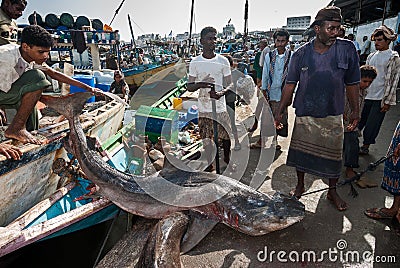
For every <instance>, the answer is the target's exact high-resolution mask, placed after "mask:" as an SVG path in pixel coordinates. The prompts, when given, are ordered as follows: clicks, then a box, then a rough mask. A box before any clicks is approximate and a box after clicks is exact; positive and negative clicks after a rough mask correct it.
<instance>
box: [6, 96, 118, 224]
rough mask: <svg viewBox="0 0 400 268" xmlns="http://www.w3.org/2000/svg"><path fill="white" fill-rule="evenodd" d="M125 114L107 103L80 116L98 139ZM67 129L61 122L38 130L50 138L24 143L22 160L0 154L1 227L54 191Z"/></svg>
mask: <svg viewBox="0 0 400 268" xmlns="http://www.w3.org/2000/svg"><path fill="white" fill-rule="evenodd" d="M123 117H124V106H123V105H122V104H120V103H117V102H110V103H108V104H106V105H105V106H102V107H100V108H98V109H95V110H94V111H92V112H89V113H85V114H83V115H82V116H81V119H82V121H83V126H84V129H85V130H86V131H87V133H88V135H89V136H95V137H98V138H99V139H100V141H104V140H106V139H107V138H108V137H110V136H112V135H114V134H115V133H116V132H117V131H118V130H119V128H120V126H121V123H122V120H123ZM67 131H68V123H67V122H66V121H63V122H62V123H59V124H57V125H53V126H51V127H50V128H49V127H47V128H45V129H40V130H39V131H38V132H39V133H40V134H42V135H44V136H46V137H47V138H48V139H50V140H51V142H50V143H49V144H46V145H24V146H23V147H22V151H23V152H24V155H23V157H22V159H21V160H19V161H14V160H7V159H5V157H4V156H0V211H1V213H0V226H6V225H8V224H9V223H10V222H12V221H13V220H15V219H16V218H17V217H19V216H20V215H21V214H23V213H24V212H25V211H27V210H29V209H30V208H31V207H32V206H34V205H35V204H37V203H38V202H40V201H41V200H43V199H46V198H47V197H49V196H50V195H51V194H53V193H54V192H55V191H56V190H57V186H58V184H59V181H60V177H59V176H58V175H56V174H54V173H53V172H52V164H53V162H54V160H56V159H58V158H66V157H67V153H66V151H65V149H64V148H63V140H62V138H63V137H64V136H65V135H66V132H67Z"/></svg>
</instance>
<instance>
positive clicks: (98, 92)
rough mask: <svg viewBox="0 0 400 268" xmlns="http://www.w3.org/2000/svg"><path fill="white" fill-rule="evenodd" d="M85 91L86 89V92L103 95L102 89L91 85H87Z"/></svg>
mask: <svg viewBox="0 0 400 268" xmlns="http://www.w3.org/2000/svg"><path fill="white" fill-rule="evenodd" d="M86 91H88V92H90V93H92V94H93V95H96V96H102V95H104V92H103V90H101V89H98V88H95V87H91V86H89V87H88V88H87V89H86Z"/></svg>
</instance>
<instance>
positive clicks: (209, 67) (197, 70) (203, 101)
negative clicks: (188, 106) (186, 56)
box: [189, 54, 231, 113]
mask: <svg viewBox="0 0 400 268" xmlns="http://www.w3.org/2000/svg"><path fill="white" fill-rule="evenodd" d="M207 75H210V76H211V77H213V78H214V80H215V91H217V92H218V91H221V90H222V89H223V81H224V77H226V76H229V75H231V68H230V65H229V61H228V59H227V58H225V57H224V56H221V55H219V54H216V55H215V57H214V58H212V59H206V58H204V57H203V56H202V55H199V56H197V57H195V58H193V59H192V60H191V62H190V64H189V76H192V77H195V78H196V80H195V82H201V81H203V80H204V78H205V77H206V76H207ZM209 91H210V89H209V88H200V89H199V99H198V108H199V112H202V113H211V112H212V103H211V98H210V94H209ZM215 103H216V111H217V113H222V112H226V104H225V96H223V97H221V98H220V99H218V100H216V101H215Z"/></svg>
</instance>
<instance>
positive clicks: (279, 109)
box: [0, 0, 400, 218]
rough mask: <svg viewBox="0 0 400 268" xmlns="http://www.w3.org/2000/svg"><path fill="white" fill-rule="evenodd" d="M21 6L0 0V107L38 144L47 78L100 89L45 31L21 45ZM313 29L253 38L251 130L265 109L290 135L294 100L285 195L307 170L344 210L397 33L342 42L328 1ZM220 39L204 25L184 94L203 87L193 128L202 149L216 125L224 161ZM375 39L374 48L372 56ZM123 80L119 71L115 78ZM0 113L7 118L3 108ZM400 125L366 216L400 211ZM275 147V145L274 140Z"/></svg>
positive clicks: (225, 91)
mask: <svg viewBox="0 0 400 268" xmlns="http://www.w3.org/2000/svg"><path fill="white" fill-rule="evenodd" d="M26 5H27V1H26V0H3V1H2V3H1V10H0V44H1V46H0V62H1V67H0V74H1V75H2V79H1V81H0V108H8V107H13V108H15V109H16V110H17V113H16V115H15V117H14V119H13V120H12V121H11V123H10V124H9V125H8V128H7V130H6V131H5V136H6V137H7V138H10V139H15V140H18V141H20V142H22V143H33V144H40V143H41V141H40V140H38V139H37V138H36V137H34V136H33V135H32V134H31V132H30V131H32V130H35V129H37V128H38V120H37V113H36V108H35V106H36V103H37V102H38V101H39V99H40V97H41V94H42V92H43V90H44V89H45V88H46V87H47V86H49V85H50V82H49V81H48V80H47V79H46V75H48V76H50V77H51V78H53V79H56V80H58V81H61V82H64V83H67V84H71V85H75V86H78V87H82V88H84V89H86V90H87V91H89V92H92V93H96V94H101V91H99V90H97V89H96V88H93V87H90V86H88V85H85V84H83V83H81V82H79V81H77V80H74V79H72V78H70V77H68V76H66V75H64V74H62V73H60V72H57V71H54V70H53V69H51V68H49V67H48V66H47V65H46V63H45V62H46V60H47V59H48V57H49V52H50V50H51V47H52V46H53V43H54V40H53V38H52V36H51V35H50V34H49V33H48V32H47V31H46V30H45V29H43V28H42V27H40V26H36V25H32V26H27V27H25V28H24V29H23V31H22V33H21V38H20V44H16V36H17V32H16V31H17V30H18V27H17V26H16V23H15V19H17V18H18V17H20V16H21V15H22V12H23V11H24V9H25V7H26ZM310 27H311V28H312V29H313V30H314V32H315V37H314V38H312V39H310V40H309V41H308V42H306V43H304V44H303V45H301V46H298V47H293V46H292V47H291V46H290V45H289V40H290V34H289V33H288V31H287V30H285V29H278V30H276V31H275V33H274V35H273V41H274V42H273V45H272V46H268V43H267V42H266V40H265V39H263V40H261V41H260V42H259V46H258V51H257V52H256V62H255V64H254V69H255V70H256V77H255V80H256V81H255V82H256V86H257V88H258V89H259V90H260V91H261V94H258V105H257V108H256V111H255V115H256V120H255V123H254V125H253V126H252V127H250V128H249V129H248V131H249V132H253V131H254V130H255V129H257V127H258V119H259V118H260V119H261V121H263V113H262V110H264V111H265V110H268V109H271V111H272V115H273V118H274V126H273V127H274V128H275V129H276V135H275V141H277V140H278V138H277V136H281V137H287V136H289V133H288V131H289V126H288V112H287V108H288V106H290V105H292V106H293V108H294V109H295V120H294V126H293V132H292V133H291V142H290V147H289V151H288V156H287V165H288V166H292V167H294V168H295V170H296V174H297V185H296V187H295V188H294V189H293V191H291V195H293V196H295V197H296V198H299V199H300V198H301V196H302V194H303V193H304V192H305V191H306V189H305V185H304V177H305V174H313V175H316V176H319V177H323V178H327V179H329V186H330V190H329V191H328V195H327V198H328V199H329V200H331V201H332V203H333V205H334V206H335V207H336V208H337V209H338V210H340V211H343V210H346V209H347V207H348V204H347V203H346V202H345V201H344V200H343V199H342V198H341V197H340V196H339V195H338V193H337V192H336V189H335V186H336V184H337V183H338V180H339V177H340V174H341V170H342V167H343V164H344V166H345V167H346V176H347V177H348V178H352V177H354V176H355V175H356V171H355V170H354V168H358V167H359V164H358V156H359V155H366V154H369V153H370V152H369V149H370V146H371V145H373V144H375V142H376V138H377V136H378V135H379V130H380V128H381V125H382V122H383V120H384V118H385V115H386V113H387V112H388V111H389V109H390V107H391V106H394V105H396V90H397V87H398V81H399V77H400V57H399V54H398V53H397V52H396V51H394V50H392V49H391V48H393V43H394V42H397V41H396V40H397V34H396V33H395V31H394V30H393V29H391V28H389V27H387V26H386V25H382V26H379V27H378V28H376V29H375V30H374V31H373V32H372V33H371V35H370V36H364V37H363V43H362V45H359V44H358V42H357V41H355V36H354V34H352V33H350V34H348V35H347V38H342V37H346V36H345V35H344V32H343V27H342V16H341V10H340V9H339V8H337V7H334V6H331V7H326V8H323V9H321V10H319V12H318V13H317V15H316V17H315V19H314V21H313V23H312V24H311V26H310ZM216 36H217V30H216V29H215V28H213V27H205V28H204V29H203V30H202V31H201V39H200V43H201V45H202V53H201V54H200V55H199V56H197V57H195V58H193V59H192V60H191V62H190V65H189V78H188V90H189V91H197V90H198V91H199V100H198V101H199V102H198V108H199V129H200V135H201V138H202V139H203V140H204V148H205V151H206V152H211V151H212V150H213V144H212V142H211V141H212V140H214V141H215V138H216V136H215V135H214V134H215V132H216V131H217V132H218V138H219V141H220V144H221V147H222V148H223V150H224V153H223V160H224V161H225V162H226V163H227V164H228V165H229V162H230V157H231V147H232V146H231V134H232V133H233V136H234V141H235V143H234V146H233V149H234V150H241V149H242V146H241V144H240V141H239V138H238V136H237V130H236V126H235V120H234V116H235V114H234V112H233V113H232V112H231V110H234V109H232V108H234V104H233V107H232V96H233V103H235V96H236V95H235V94H236V93H237V92H236V87H237V84H236V83H237V81H236V80H237V78H236V79H233V75H232V70H234V68H235V65H234V64H233V60H232V58H231V57H224V56H222V55H220V54H217V53H216V52H215V49H216V39H217V38H216ZM372 42H373V43H374V45H375V51H373V52H372V49H371V46H372ZM360 64H361V65H362V66H360ZM121 77H122V76H121ZM121 77H120V76H118V74H117V75H116V78H118V79H119V78H121ZM122 93H123V94H125V95H126V93H125V92H122ZM232 93H233V95H232ZM226 99H227V100H226ZM264 114H265V113H264ZM1 118H2V123H5V121H6V116H5V115H4V113H2V117H1ZM232 118H233V119H232ZM215 122H217V124H215ZM343 122H345V123H343ZM232 129H233V132H232ZM326 130H328V131H326ZM396 131H397V132H395V134H394V136H393V141H392V144H391V147H390V148H389V152H390V153H391V154H393V157H392V158H390V159H389V160H388V161H387V163H385V167H386V169H385V174H384V179H383V182H382V187H383V188H384V189H385V190H387V191H388V192H390V193H391V194H393V195H394V202H393V205H392V207H391V208H389V209H387V208H382V209H377V208H373V209H368V210H366V212H365V214H366V215H367V216H369V217H372V218H384V217H394V216H395V215H396V214H397V215H398V217H400V216H399V214H398V211H399V208H400V175H399V174H400V164H399V163H400V161H397V160H398V157H399V152H400V145H399V144H400V142H399V139H400V138H399V136H400V134H399V131H400V130H396ZM264 134H265V133H263V131H261V134H260V138H259V140H258V141H257V142H255V143H253V144H251V145H250V147H251V148H253V149H257V148H264V147H265V146H267V145H266V144H267V142H266V140H264V138H265V135H264ZM360 134H362V135H360ZM359 135H360V136H362V140H363V141H362V146H359V140H358V138H359ZM217 142H218V141H217ZM274 146H275V147H276V149H277V150H279V149H280V145H279V144H278V143H277V142H275V143H274ZM0 153H1V154H4V155H5V156H6V157H7V158H9V159H14V160H18V159H20V158H21V156H22V152H21V151H20V149H19V148H18V147H15V146H13V145H11V144H9V143H0ZM206 155H207V157H208V158H209V159H208V166H207V168H206V169H205V170H206V171H214V170H215V166H214V164H213V163H214V162H213V161H214V160H213V159H212V154H211V153H207V154H206ZM343 158H344V162H343Z"/></svg>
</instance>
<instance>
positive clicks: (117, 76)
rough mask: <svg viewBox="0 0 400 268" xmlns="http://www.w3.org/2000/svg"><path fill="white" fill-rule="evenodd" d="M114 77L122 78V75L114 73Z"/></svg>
mask: <svg viewBox="0 0 400 268" xmlns="http://www.w3.org/2000/svg"><path fill="white" fill-rule="evenodd" d="M114 77H115V78H122V76H120V75H116V76H114Z"/></svg>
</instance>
